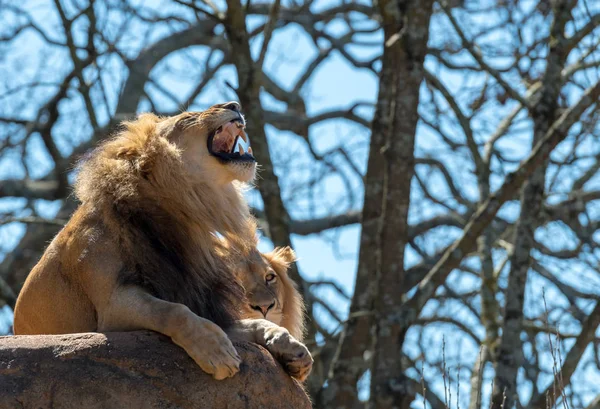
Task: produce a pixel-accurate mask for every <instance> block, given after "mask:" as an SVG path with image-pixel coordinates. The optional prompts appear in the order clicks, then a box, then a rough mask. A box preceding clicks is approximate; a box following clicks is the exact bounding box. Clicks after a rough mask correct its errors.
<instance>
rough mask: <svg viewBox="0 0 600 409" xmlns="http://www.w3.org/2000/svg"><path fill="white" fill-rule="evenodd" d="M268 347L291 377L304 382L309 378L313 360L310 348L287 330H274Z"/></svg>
mask: <svg viewBox="0 0 600 409" xmlns="http://www.w3.org/2000/svg"><path fill="white" fill-rule="evenodd" d="M266 346H267V349H268V350H269V352H271V354H272V355H273V356H274V357H275V358H276V359H277V360H278V361H279V362H280V363H281V364H282V365H283V367H284V368H285V370H286V371H287V373H288V374H289V375H290V376H291V377H293V378H296V379H298V380H299V381H304V380H305V379H306V378H307V377H308V375H309V374H310V371H311V369H312V365H313V358H312V356H311V355H310V352H309V350H308V348H306V346H305V345H304V344H303V343H301V342H300V341H298V340H296V339H295V338H294V337H292V336H291V335H290V333H289V332H288V331H287V330H285V329H283V328H281V327H280V328H278V329H277V330H276V331H275V330H272V333H271V336H270V337H269V339H268V341H267V345H266Z"/></svg>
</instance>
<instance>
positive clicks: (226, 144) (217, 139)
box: [212, 122, 239, 153]
mask: <svg viewBox="0 0 600 409" xmlns="http://www.w3.org/2000/svg"><path fill="white" fill-rule="evenodd" d="M238 132H239V130H238V129H237V126H236V125H235V123H234V122H228V123H227V124H225V125H223V126H222V127H221V128H220V130H217V132H216V133H215V136H214V137H213V146H212V149H213V151H214V152H225V153H229V152H231V149H232V148H233V143H234V142H235V137H236V136H237V133H238Z"/></svg>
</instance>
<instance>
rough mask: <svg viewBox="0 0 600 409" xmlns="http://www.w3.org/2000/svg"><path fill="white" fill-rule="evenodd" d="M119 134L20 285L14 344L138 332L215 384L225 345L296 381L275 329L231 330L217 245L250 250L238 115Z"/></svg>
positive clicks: (234, 322)
mask: <svg viewBox="0 0 600 409" xmlns="http://www.w3.org/2000/svg"><path fill="white" fill-rule="evenodd" d="M124 125H125V127H124V129H123V130H122V131H121V132H119V133H118V134H117V135H116V137H114V138H112V139H111V140H109V141H107V142H105V143H103V144H102V145H100V146H99V147H98V148H97V149H96V150H95V151H94V152H93V153H92V154H91V155H90V156H89V158H88V159H87V160H85V161H84V162H83V163H82V165H81V166H80V170H79V173H78V176H77V180H76V183H75V193H76V195H77V197H78V198H79V200H80V201H81V205H80V206H79V208H78V209H77V210H76V211H75V213H74V214H73V216H72V217H71V219H70V220H69V222H68V223H67V225H66V226H65V227H64V228H63V229H62V230H61V231H60V233H59V234H58V235H57V236H56V237H55V238H54V240H53V241H52V242H51V243H50V245H49V246H48V248H47V249H46V251H45V253H44V255H43V256H42V258H41V260H40V261H39V263H38V264H37V265H36V266H35V267H34V268H33V270H32V271H31V273H30V275H29V277H28V278H27V280H26V282H25V284H24V286H23V289H22V291H21V293H20V295H19V298H18V300H17V305H16V308H15V315H14V330H15V334H61V333H73V332H90V331H92V332H93V331H127V330H139V329H149V330H153V331H157V332H160V333H162V334H165V335H167V336H169V337H171V339H172V340H173V342H175V343H176V344H177V345H179V346H181V347H182V348H183V349H185V351H186V352H187V353H188V354H189V356H190V357H192V358H193V359H194V360H195V361H196V363H197V364H198V365H199V366H200V367H201V368H202V369H203V370H204V371H205V372H207V373H209V374H212V375H213V377H214V378H215V379H224V378H227V377H230V376H233V375H234V374H236V373H237V372H238V371H239V365H240V357H239V355H238V354H237V351H236V350H235V348H234V346H233V344H232V342H231V340H230V337H231V339H235V340H245V341H250V342H256V343H258V344H260V345H262V346H264V347H265V348H266V349H267V350H268V351H269V352H270V353H271V354H272V355H273V356H274V357H275V358H276V359H278V360H279V361H280V362H281V363H282V364H283V366H284V367H285V368H286V369H287V371H288V372H289V373H290V375H292V376H294V377H297V378H299V379H303V378H304V377H305V376H306V374H307V372H308V371H310V367H311V366H312V357H311V356H310V353H309V351H308V350H307V349H306V347H305V346H304V345H303V344H302V343H300V342H299V341H298V340H296V339H295V338H294V337H292V336H291V335H290V333H289V331H288V330H286V329H285V328H283V327H280V326H278V325H275V324H273V323H271V322H269V321H267V320H264V319H242V318H244V317H243V316H242V315H241V311H240V305H244V304H245V303H246V301H245V294H244V290H243V287H242V286H241V284H240V283H239V280H238V279H236V277H235V274H234V273H233V272H232V269H231V268H230V266H229V265H228V260H227V258H226V257H225V258H224V257H222V254H223V251H224V246H223V244H222V240H225V241H227V242H228V243H231V244H230V246H233V248H234V250H235V252H236V254H246V253H248V252H251V251H252V249H253V248H254V244H255V241H254V240H255V237H254V235H255V230H254V226H255V222H254V220H253V219H252V217H251V216H250V213H249V210H248V206H247V204H246V202H245V201H244V199H243V197H242V187H241V184H240V183H239V182H242V183H244V182H248V181H251V180H252V179H253V178H254V175H255V171H256V162H255V160H254V157H253V156H252V150H251V147H250V145H249V140H248V136H247V135H246V134H245V131H244V129H245V122H244V118H243V116H242V115H241V113H240V106H239V104H237V103H236V102H230V103H226V104H219V105H215V106H213V107H211V108H209V109H208V110H206V111H203V112H195V113H194V112H186V113H182V114H180V115H177V116H174V117H158V116H155V115H152V114H145V115H142V116H140V117H139V118H138V119H137V120H135V121H133V122H127V123H125V124H124ZM246 247H247V248H246ZM228 335H229V336H228Z"/></svg>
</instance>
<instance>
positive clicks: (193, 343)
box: [173, 321, 242, 380]
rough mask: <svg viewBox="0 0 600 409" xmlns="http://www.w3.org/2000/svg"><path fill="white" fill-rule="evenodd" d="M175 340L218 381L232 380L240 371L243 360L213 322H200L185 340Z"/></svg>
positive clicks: (179, 338)
mask: <svg viewBox="0 0 600 409" xmlns="http://www.w3.org/2000/svg"><path fill="white" fill-rule="evenodd" d="M173 340H174V341H175V343H176V344H178V345H179V346H181V347H182V348H183V349H185V350H186V352H187V353H188V355H189V356H190V357H191V358H192V359H193V360H194V361H196V363H197V364H198V366H200V368H202V370H203V371H204V372H206V373H208V374H211V375H212V376H213V378H215V379H216V380H222V379H225V378H230V377H232V376H233V375H235V374H236V373H238V372H239V371H240V364H241V362H242V360H241V358H240V356H239V355H238V353H237V351H236V349H235V347H234V346H233V344H232V343H231V340H230V339H229V337H228V336H227V334H225V332H224V331H223V330H222V329H221V328H220V327H219V326H217V325H215V324H213V323H212V322H208V321H206V322H200V323H198V325H197V326H195V327H194V328H193V331H192V332H191V333H189V334H186V335H185V337H184V338H183V339H182V337H177V339H175V337H174V338H173Z"/></svg>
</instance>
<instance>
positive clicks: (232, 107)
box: [223, 101, 242, 112]
mask: <svg viewBox="0 0 600 409" xmlns="http://www.w3.org/2000/svg"><path fill="white" fill-rule="evenodd" d="M223 108H224V109H229V110H231V111H235V112H240V111H241V110H242V106H241V105H240V103H239V102H236V101H230V102H226V103H225V104H223Z"/></svg>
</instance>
